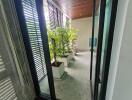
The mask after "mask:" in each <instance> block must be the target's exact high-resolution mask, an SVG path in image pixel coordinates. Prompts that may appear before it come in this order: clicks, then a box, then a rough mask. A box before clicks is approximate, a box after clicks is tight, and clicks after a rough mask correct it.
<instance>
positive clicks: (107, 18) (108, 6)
mask: <svg viewBox="0 0 132 100" xmlns="http://www.w3.org/2000/svg"><path fill="white" fill-rule="evenodd" d="M110 15H111V4H110V0H107V1H106V8H105V20H104V30H103V41H102V52H101V64H100V75H99V76H100V79H101V80H102V74H103V67H105V66H103V63H104V59H105V54H106V49H107V45H108V44H107V43H108V35H109V25H110ZM101 85H102V84H99V87H98V90H99V93H98V94H100V90H101Z"/></svg>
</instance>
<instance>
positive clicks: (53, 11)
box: [48, 1, 58, 30]
mask: <svg viewBox="0 0 132 100" xmlns="http://www.w3.org/2000/svg"><path fill="white" fill-rule="evenodd" d="M48 9H49V20H50V28H51V29H52V30H53V29H55V28H56V27H58V18H57V8H55V7H54V5H53V4H52V3H50V2H49V1H48Z"/></svg>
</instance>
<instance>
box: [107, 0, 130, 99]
mask: <svg viewBox="0 0 132 100" xmlns="http://www.w3.org/2000/svg"><path fill="white" fill-rule="evenodd" d="M118 1H119V3H118V10H117V19H116V25H115V32H114V41H113V48H112V56H111V63H110V71H109V77H108V85H107V93H106V100H132V78H131V76H132V39H131V37H132V28H131V26H132V23H131V21H132V19H131V18H132V13H131V9H132V1H131V0H118Z"/></svg>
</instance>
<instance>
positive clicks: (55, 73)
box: [52, 62, 64, 78]
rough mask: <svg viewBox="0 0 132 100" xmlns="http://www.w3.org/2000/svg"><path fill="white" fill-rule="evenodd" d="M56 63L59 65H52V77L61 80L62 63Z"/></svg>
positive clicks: (62, 72)
mask: <svg viewBox="0 0 132 100" xmlns="http://www.w3.org/2000/svg"><path fill="white" fill-rule="evenodd" d="M57 63H60V64H59V65H58V66H55V65H54V64H52V71H53V77H54V78H61V76H62V75H63V74H64V63H63V62H57Z"/></svg>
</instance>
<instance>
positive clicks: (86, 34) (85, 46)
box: [71, 17, 92, 50]
mask: <svg viewBox="0 0 132 100" xmlns="http://www.w3.org/2000/svg"><path fill="white" fill-rule="evenodd" d="M71 26H72V27H73V28H76V29H78V31H79V32H78V42H77V49H78V50H89V49H90V47H89V38H90V37H91V34H92V17H87V18H80V19H74V20H72V21H71Z"/></svg>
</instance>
